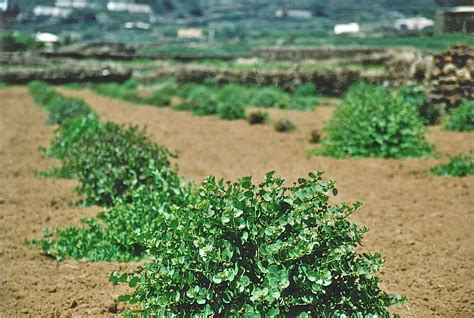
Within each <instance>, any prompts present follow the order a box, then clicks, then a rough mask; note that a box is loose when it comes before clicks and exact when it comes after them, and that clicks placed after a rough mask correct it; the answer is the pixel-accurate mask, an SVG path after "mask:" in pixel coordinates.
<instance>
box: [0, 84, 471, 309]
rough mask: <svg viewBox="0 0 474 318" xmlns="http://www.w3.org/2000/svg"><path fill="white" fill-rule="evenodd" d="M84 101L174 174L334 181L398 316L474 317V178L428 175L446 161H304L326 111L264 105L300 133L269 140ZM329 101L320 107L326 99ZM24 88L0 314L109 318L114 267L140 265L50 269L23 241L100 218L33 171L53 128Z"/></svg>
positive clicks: (4, 177) (5, 100) (3, 198)
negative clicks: (316, 176)
mask: <svg viewBox="0 0 474 318" xmlns="http://www.w3.org/2000/svg"><path fill="white" fill-rule="evenodd" d="M62 92H63V93H66V94H68V95H74V96H80V97H82V98H84V99H85V101H86V102H87V103H89V104H90V105H91V106H92V107H93V108H94V109H95V110H96V111H97V112H98V114H99V115H100V116H101V117H102V118H103V119H104V120H109V121H113V122H117V123H133V124H138V125H146V126H147V127H148V131H149V133H150V135H151V136H152V138H153V139H154V140H156V141H157V142H158V143H161V144H163V145H165V146H167V147H168V148H170V149H171V150H175V151H177V152H178V153H179V158H178V159H177V160H176V164H177V165H178V166H179V170H180V172H181V174H183V175H184V176H186V177H187V178H190V179H192V180H195V181H196V182H199V181H200V180H202V179H203V178H204V177H205V176H207V175H210V174H213V175H216V176H218V177H224V178H229V179H236V178H237V177H240V176H243V175H253V176H254V180H255V181H259V180H261V178H262V177H263V175H264V173H265V172H267V171H269V170H276V171H277V173H278V174H279V175H281V176H284V177H285V178H286V179H287V180H288V181H289V182H293V181H295V180H296V179H297V178H298V177H302V176H306V175H307V173H308V172H310V171H314V170H323V171H325V172H326V177H328V178H331V179H335V180H336V181H338V185H339V193H340V195H339V199H340V200H344V201H354V200H361V201H363V202H365V205H364V206H363V208H362V209H361V210H360V211H359V213H358V214H357V215H355V216H354V217H353V220H354V221H355V222H357V223H358V224H361V225H364V226H368V227H369V228H370V231H369V232H368V234H367V235H366V239H365V241H364V247H363V249H364V250H370V251H378V252H380V253H381V254H382V255H383V256H384V258H385V261H386V265H385V269H384V271H383V272H382V273H381V274H380V277H381V279H382V282H383V283H382V285H383V287H384V288H385V289H386V290H388V291H390V292H393V293H402V294H406V295H407V296H408V297H409V299H410V301H409V303H408V304H406V305H403V306H401V307H400V308H398V309H395V311H396V312H398V313H400V314H401V315H402V317H436V316H438V317H472V316H473V315H474V272H473V271H472V268H474V247H473V245H474V239H473V238H474V234H473V231H472V228H473V215H474V195H473V194H474V193H473V192H474V177H472V176H471V177H465V178H452V177H436V176H432V175H428V174H426V173H424V172H423V171H425V170H426V169H428V168H430V167H432V166H434V165H436V164H437V163H439V162H441V161H443V160H445V159H442V158H441V159H436V158H430V159H408V160H382V159H356V160H354V159H343V160H336V159H331V158H323V157H312V158H308V157H307V156H306V151H307V150H309V149H311V148H313V147H314V145H312V144H310V143H309V141H308V140H309V134H310V131H311V130H312V129H322V128H323V126H324V123H325V122H327V120H328V119H329V117H330V115H331V112H332V107H330V106H329V105H322V106H320V107H319V108H318V109H317V110H316V111H314V112H304V113H302V112H288V111H281V110H269V113H270V116H271V117H272V118H273V119H278V118H288V119H290V120H291V121H292V122H293V123H295V125H296V127H297V130H296V131H295V132H292V133H277V132H275V131H274V130H273V129H272V127H271V126H270V125H265V126H250V125H248V124H247V123H246V122H245V121H233V122H228V121H223V120H219V119H217V118H213V117H196V116H193V115H192V114H190V113H182V112H176V111H173V110H170V109H167V108H157V107H150V106H136V105H132V104H130V103H127V102H123V101H119V100H114V99H110V98H106V97H102V96H98V95H96V94H94V93H92V92H90V91H87V90H84V91H69V90H67V91H66V90H62ZM333 102H334V100H329V101H326V102H325V103H327V104H332V103H333ZM44 116H45V114H44V112H43V111H42V110H41V109H40V108H39V107H38V106H36V105H34V103H33V100H32V99H31V97H30V96H29V94H28V91H27V89H26V88H24V87H11V88H7V89H4V90H0V167H1V168H2V169H1V170H0V268H2V275H1V277H0V282H1V286H2V288H1V289H0V299H1V302H0V317H22V316H24V317H56V316H60V317H79V316H81V317H82V316H93V317H97V316H113V315H117V312H118V314H119V313H120V311H121V309H122V308H123V305H121V304H119V305H118V306H117V305H116V303H115V302H114V298H116V296H117V295H119V294H121V293H122V292H123V291H124V289H123V288H124V287H122V286H120V287H115V286H112V285H111V284H110V283H108V276H109V273H110V272H111V271H114V270H120V271H132V270H134V269H135V268H136V267H137V266H138V265H137V264H119V263H104V262H99V263H90V262H86V261H64V262H60V263H58V262H56V261H54V260H52V259H50V258H47V257H45V256H43V255H41V254H40V253H39V251H38V250H35V249H30V248H28V247H26V246H25V245H24V244H23V241H24V240H25V239H34V238H39V237H41V235H42V233H41V231H42V228H44V227H49V228H52V229H54V228H55V227H58V226H62V227H64V226H71V225H77V224H79V220H80V218H81V217H84V216H90V215H94V214H96V213H97V212H98V211H100V209H99V208H94V207H92V208H80V207H76V206H74V205H73V202H74V201H75V200H76V199H77V197H76V196H75V195H74V191H73V189H74V186H75V182H74V181H71V180H59V179H45V178H40V177H37V176H35V174H34V172H35V171H41V170H45V169H48V168H50V167H52V166H53V165H54V164H55V162H54V161H52V160H46V159H44V158H42V157H41V154H40V152H39V150H38V148H39V147H45V146H47V144H48V141H49V139H50V138H51V135H52V133H53V131H54V127H51V126H46V125H45V124H44ZM428 138H429V139H430V141H432V142H433V143H435V144H436V147H437V149H438V150H439V151H441V152H447V153H451V154H452V153H457V152H468V151H469V150H471V149H474V138H473V135H472V134H467V133H448V132H444V131H442V130H441V129H440V128H439V127H434V128H431V129H430V131H429V133H428Z"/></svg>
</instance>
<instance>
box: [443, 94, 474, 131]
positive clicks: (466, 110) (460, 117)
mask: <svg viewBox="0 0 474 318" xmlns="http://www.w3.org/2000/svg"><path fill="white" fill-rule="evenodd" d="M444 129H446V130H450V131H460V132H461V131H464V132H471V131H474V100H463V101H462V103H461V105H459V106H458V107H457V108H455V109H453V110H452V111H451V113H450V114H449V116H448V118H447V120H446V122H445V124H444Z"/></svg>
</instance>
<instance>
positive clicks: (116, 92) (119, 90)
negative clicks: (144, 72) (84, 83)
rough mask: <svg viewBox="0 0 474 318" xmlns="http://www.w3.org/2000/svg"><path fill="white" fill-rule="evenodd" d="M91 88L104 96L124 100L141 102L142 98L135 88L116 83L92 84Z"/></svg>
mask: <svg viewBox="0 0 474 318" xmlns="http://www.w3.org/2000/svg"><path fill="white" fill-rule="evenodd" d="M93 89H94V90H95V91H96V92H97V93H99V94H101V95H104V96H109V97H113V98H118V99H122V100H126V101H129V102H132V103H142V102H143V101H142V98H141V97H140V96H138V94H137V92H136V90H135V89H131V88H128V87H127V86H125V85H120V84H118V83H105V84H98V85H94V86H93Z"/></svg>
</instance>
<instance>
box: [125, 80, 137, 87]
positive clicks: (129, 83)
mask: <svg viewBox="0 0 474 318" xmlns="http://www.w3.org/2000/svg"><path fill="white" fill-rule="evenodd" d="M122 87H123V88H126V89H137V88H138V82H137V80H134V79H128V80H126V81H125V82H124V83H123V84H122Z"/></svg>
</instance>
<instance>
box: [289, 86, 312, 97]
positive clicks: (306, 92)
mask: <svg viewBox="0 0 474 318" xmlns="http://www.w3.org/2000/svg"><path fill="white" fill-rule="evenodd" d="M316 93H317V92H316V85H314V84H313V83H306V84H302V85H300V86H298V87H296V88H295V91H294V93H293V94H294V95H295V96H299V97H315V96H316Z"/></svg>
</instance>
